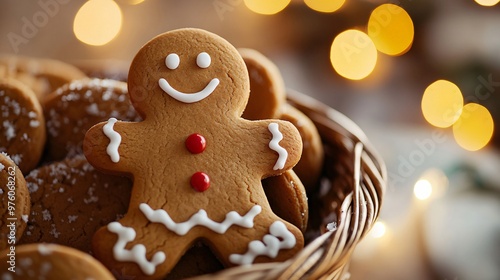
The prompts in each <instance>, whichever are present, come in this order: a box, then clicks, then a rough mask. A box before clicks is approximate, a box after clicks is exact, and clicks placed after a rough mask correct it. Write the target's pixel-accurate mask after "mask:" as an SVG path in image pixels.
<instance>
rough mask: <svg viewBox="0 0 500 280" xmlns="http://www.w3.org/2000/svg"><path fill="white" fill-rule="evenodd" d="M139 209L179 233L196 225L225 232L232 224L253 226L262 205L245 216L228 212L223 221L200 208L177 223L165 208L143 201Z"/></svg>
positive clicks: (147, 216) (185, 231)
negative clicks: (155, 206)
mask: <svg viewBox="0 0 500 280" xmlns="http://www.w3.org/2000/svg"><path fill="white" fill-rule="evenodd" d="M139 209H140V210H141V211H142V213H144V215H145V216H146V218H147V219H148V220H149V221H150V222H152V223H160V224H163V225H164V226H165V227H167V228H168V229H169V230H171V231H173V232H175V233H176V234H178V235H186V234H187V233H188V232H189V231H190V230H191V229H192V228H193V227H195V226H204V227H206V228H208V229H210V230H212V231H214V232H216V233H219V234H223V233H225V232H226V231H227V230H228V229H229V228H230V227H231V226H232V225H238V226H241V227H244V228H253V220H254V218H255V216H257V215H258V214H259V213H260V212H261V211H262V207H260V206H259V205H254V206H253V207H252V208H251V209H250V210H249V211H248V212H247V213H246V214H245V215H244V216H240V214H238V213H237V212H236V211H231V212H229V213H227V214H226V218H225V219H224V221H223V222H222V223H218V222H214V221H213V220H211V219H210V218H209V217H208V215H207V212H206V211H205V210H203V209H200V210H199V211H198V212H196V213H195V214H193V216H191V217H190V218H189V220H187V221H185V222H182V223H176V222H174V221H173V220H172V218H170V215H168V213H167V211H165V210H163V209H158V210H153V209H152V208H151V207H150V206H149V205H148V204H146V203H141V204H140V205H139Z"/></svg>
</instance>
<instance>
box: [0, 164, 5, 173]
mask: <svg viewBox="0 0 500 280" xmlns="http://www.w3.org/2000/svg"><path fill="white" fill-rule="evenodd" d="M4 168H5V165H3V164H1V163H0V171H3V169H4Z"/></svg>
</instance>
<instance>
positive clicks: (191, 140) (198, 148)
mask: <svg viewBox="0 0 500 280" xmlns="http://www.w3.org/2000/svg"><path fill="white" fill-rule="evenodd" d="M206 146H207V141H206V140H205V137H203V136H201V135H200V134H198V133H193V134H191V135H189V136H188V138H187V139H186V148H187V149H188V151H189V152H191V153H192V154H199V153H201V152H203V151H204V150H205V147H206Z"/></svg>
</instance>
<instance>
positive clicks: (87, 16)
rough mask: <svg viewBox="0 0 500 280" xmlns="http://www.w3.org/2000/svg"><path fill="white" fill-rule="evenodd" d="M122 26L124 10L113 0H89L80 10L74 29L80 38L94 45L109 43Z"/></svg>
mask: <svg viewBox="0 0 500 280" xmlns="http://www.w3.org/2000/svg"><path fill="white" fill-rule="evenodd" d="M121 26H122V12H121V10H120V7H119V6H118V4H116V3H115V2H114V1H112V0H89V1H88V2H86V3H85V4H83V6H82V7H81V8H80V10H78V13H77V14H76V16H75V21H74V22H73V31H74V33H75V36H76V38H78V40H80V41H82V42H84V43H85V44H89V45H93V46H102V45H105V44H107V43H109V42H110V41H111V40H113V38H115V37H116V35H118V32H120V29H121Z"/></svg>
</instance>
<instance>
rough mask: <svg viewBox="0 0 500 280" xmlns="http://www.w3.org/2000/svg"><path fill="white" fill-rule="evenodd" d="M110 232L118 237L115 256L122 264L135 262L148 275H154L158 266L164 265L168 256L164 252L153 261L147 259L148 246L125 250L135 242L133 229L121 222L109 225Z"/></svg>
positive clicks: (156, 254) (156, 255)
mask: <svg viewBox="0 0 500 280" xmlns="http://www.w3.org/2000/svg"><path fill="white" fill-rule="evenodd" d="M108 230H109V231H110V232H112V233H116V234H117V235H118V240H117V241H116V243H115V246H113V256H114V258H115V260H117V261H122V262H135V263H136V264H138V265H139V267H140V268H141V270H142V272H143V273H144V274H146V275H153V274H154V273H155V271H156V266H158V265H159V264H161V263H163V262H164V261H165V259H166V255H165V253H163V252H161V251H160V252H156V253H155V254H154V255H153V258H151V261H148V260H147V259H146V246H144V245H142V244H136V245H134V247H132V249H130V250H128V249H125V245H127V243H128V242H131V241H134V239H135V236H136V233H135V230H134V229H133V228H131V227H124V226H122V225H121V224H120V223H119V222H112V223H109V224H108Z"/></svg>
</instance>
